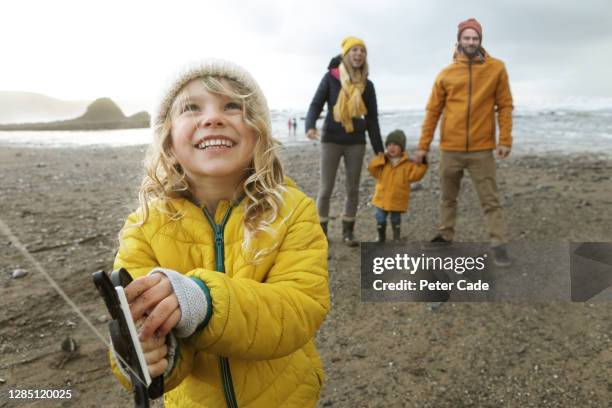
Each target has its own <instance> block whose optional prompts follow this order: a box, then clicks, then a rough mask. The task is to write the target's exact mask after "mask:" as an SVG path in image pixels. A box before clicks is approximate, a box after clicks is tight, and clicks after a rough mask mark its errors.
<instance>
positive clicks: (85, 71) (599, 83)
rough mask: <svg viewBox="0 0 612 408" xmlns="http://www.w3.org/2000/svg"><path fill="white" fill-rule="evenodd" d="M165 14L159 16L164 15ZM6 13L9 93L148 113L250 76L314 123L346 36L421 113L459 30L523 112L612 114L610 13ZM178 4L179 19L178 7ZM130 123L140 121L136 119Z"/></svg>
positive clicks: (199, 8) (130, 9)
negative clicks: (108, 103)
mask: <svg viewBox="0 0 612 408" xmlns="http://www.w3.org/2000/svg"><path fill="white" fill-rule="evenodd" d="M155 3H160V4H155ZM164 4H165V5H162V4H161V2H153V1H148V2H145V1H125V0H124V1H114V0H113V1H104V2H102V1H100V2H97V3H95V2H93V1H19V2H10V3H8V2H3V5H2V8H1V12H0V38H2V46H1V48H0V50H1V51H0V52H1V55H2V60H1V61H2V62H1V65H0V66H1V70H0V72H1V73H2V74H1V75H0V90H5V91H6V90H11V91H29V92H37V93H43V94H46V95H49V96H52V97H56V98H59V99H66V100H88V99H93V98H97V97H101V96H109V97H111V98H113V99H116V100H119V101H122V102H124V103H125V102H130V103H131V105H130V107H133V108H134V109H135V108H136V107H138V106H140V107H141V108H144V109H146V108H148V107H149V106H150V105H151V103H150V101H151V98H152V97H153V96H154V95H155V94H156V93H157V89H158V88H159V86H160V84H161V83H162V80H163V78H164V77H165V76H167V73H168V72H169V71H170V70H173V69H175V68H176V67H177V66H178V65H179V64H181V63H182V62H184V61H188V60H193V59H197V58H202V57H218V58H225V59H230V60H232V61H235V62H238V63H240V64H241V65H243V66H244V67H245V68H247V69H248V70H249V71H251V73H252V74H253V75H254V76H255V78H256V79H257V80H258V82H259V83H260V85H261V86H262V88H263V90H264V92H265V94H266V96H267V97H268V100H269V104H270V105H271V107H273V108H283V107H288V108H297V109H303V110H305V109H307V107H308V104H309V102H310V98H311V97H312V95H313V94H314V91H315V89H316V86H317V84H318V82H319V81H320V79H321V77H322V75H323V74H324V72H325V69H326V67H327V63H328V62H329V59H330V58H331V57H332V56H334V55H335V54H337V53H339V50H340V48H339V47H340V42H341V40H342V39H343V38H344V37H345V36H347V35H354V36H358V37H361V38H363V39H364V40H365V42H366V45H367V47H368V60H369V64H370V73H371V74H370V78H371V79H372V81H373V82H374V84H375V86H376V91H377V95H378V100H379V105H380V106H382V107H383V108H421V107H422V106H424V104H425V103H426V101H427V97H428V94H429V91H430V89H431V85H432V83H433V80H434V77H435V76H436V74H437V72H438V71H439V70H440V69H442V68H443V67H444V66H445V65H447V64H448V63H449V62H450V60H451V55H452V49H453V46H454V43H455V38H456V27H457V23H458V22H459V21H460V20H463V19H465V18H468V17H476V18H477V19H478V20H479V21H480V22H481V23H482V25H483V31H484V33H483V37H484V41H483V45H484V47H485V48H486V49H487V51H488V52H489V53H490V54H491V55H493V56H495V57H497V58H500V59H502V60H503V61H504V62H505V63H506V67H507V69H508V72H509V75H510V81H511V87H512V91H513V94H514V96H515V105H517V106H537V105H540V104H543V103H544V104H547V105H554V104H559V105H564V104H580V103H585V104H590V105H596V106H600V105H603V106H607V107H612V80H611V76H610V72H611V71H612V29H611V28H610V27H612V1H610V0H583V1H579V2H562V1H559V0H556V1H553V0H544V1H539V0H512V1H485V0H478V1H470V0H463V1H451V0H444V1H429V2H428V1H423V0H420V1H412V0H404V1H400V0H376V1H372V0H368V1H359V0H351V1H333V0H328V1H319V0H308V1H290V0H284V1H282V0H268V1H242V0H233V1H203V0H199V1H179V0H175V1H172V2H164ZM170 4H172V5H170ZM127 110H128V113H129V110H130V109H129V108H128V109H127Z"/></svg>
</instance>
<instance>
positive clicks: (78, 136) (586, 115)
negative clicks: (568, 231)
mask: <svg viewBox="0 0 612 408" xmlns="http://www.w3.org/2000/svg"><path fill="white" fill-rule="evenodd" d="M305 115H306V112H305V111H298V110H291V109H281V110H272V111H271V118H272V131H273V135H274V137H275V138H276V139H278V140H279V141H281V142H282V143H283V144H284V145H287V146H292V145H302V144H305V143H312V142H311V141H309V140H308V139H307V138H306V137H305V131H304V117H305ZM291 118H296V120H297V130H296V132H295V133H294V131H293V128H291V129H290V128H289V127H288V120H289V119H291ZM423 118H424V111H422V110H383V111H381V112H379V123H380V127H381V132H382V134H383V137H384V135H386V134H388V133H389V132H391V131H392V130H395V129H402V130H403V131H404V132H405V133H406V136H407V139H408V142H407V147H408V149H414V147H415V146H416V144H417V141H418V138H419V135H420V129H421V125H422V123H423ZM513 122H514V123H513V132H512V134H513V138H514V145H513V151H514V152H517V153H523V154H543V153H551V154H553V153H555V154H573V153H593V154H605V155H612V109H596V110H572V109H528V108H525V109H520V108H517V109H515V110H514V121H513ZM321 123H322V120H319V122H317V125H318V127H319V128H320V126H321ZM435 138H436V139H437V138H438V135H437V134H436V136H435ZM151 140H152V132H151V130H150V129H127V130H100V131H10V132H9V131H0V146H20V147H32V148H60V147H61V148H70V147H74V148H79V147H84V146H105V147H121V146H138V145H147V144H149V143H150V142H151ZM434 144H435V141H434Z"/></svg>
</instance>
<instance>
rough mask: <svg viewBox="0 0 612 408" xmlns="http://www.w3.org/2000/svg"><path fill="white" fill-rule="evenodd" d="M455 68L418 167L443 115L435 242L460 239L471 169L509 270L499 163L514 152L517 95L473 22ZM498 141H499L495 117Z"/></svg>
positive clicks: (442, 89)
mask: <svg viewBox="0 0 612 408" xmlns="http://www.w3.org/2000/svg"><path fill="white" fill-rule="evenodd" d="M457 41H458V44H457V47H456V51H455V54H454V56H453V63H452V64H450V65H449V66H447V67H446V68H444V69H443V70H442V72H440V74H438V77H437V78H436V80H435V83H434V86H433V90H432V92H431V96H430V98H429V102H428V103H427V114H426V116H425V120H424V122H423V128H422V132H421V139H420V142H419V150H417V151H416V152H415V153H414V161H415V163H421V162H422V161H423V158H424V157H425V155H426V154H427V151H428V150H429V145H430V144H431V141H432V139H433V136H434V131H435V129H436V125H437V123H438V119H439V118H440V116H443V120H442V127H441V129H440V185H441V190H442V197H441V204H440V226H439V233H438V235H436V236H435V237H434V238H433V239H432V242H451V241H452V240H453V237H454V235H455V220H456V218H457V196H458V194H459V189H460V187H461V178H462V177H463V172H464V170H467V171H468V172H469V174H470V177H471V178H472V182H473V183H474V188H475V189H476V192H477V193H478V197H479V199H480V205H481V207H482V209H483V211H484V213H485V215H486V219H487V225H488V229H489V237H490V240H491V249H492V251H491V252H492V254H493V260H494V262H495V264H496V265H498V266H508V265H510V263H511V262H510V258H509V256H508V251H507V248H506V243H507V237H506V223H505V221H504V214H503V211H502V207H501V205H500V202H499V199H498V197H497V195H498V193H497V181H496V175H495V171H496V170H495V158H494V157H493V150H495V151H496V153H497V157H500V158H505V157H508V155H509V154H510V149H511V148H512V94H511V93H510V85H509V83H508V74H507V72H506V68H505V66H504V63H503V62H502V61H500V60H498V59H495V58H493V57H491V56H490V55H489V54H488V53H487V52H486V51H485V50H484V48H482V27H481V25H480V24H479V23H478V21H476V20H475V19H473V18H470V19H468V20H466V21H462V22H461V23H459V27H458V31H457ZM496 112H497V121H498V123H499V129H500V130H499V140H498V141H497V142H496V139H495V116H496Z"/></svg>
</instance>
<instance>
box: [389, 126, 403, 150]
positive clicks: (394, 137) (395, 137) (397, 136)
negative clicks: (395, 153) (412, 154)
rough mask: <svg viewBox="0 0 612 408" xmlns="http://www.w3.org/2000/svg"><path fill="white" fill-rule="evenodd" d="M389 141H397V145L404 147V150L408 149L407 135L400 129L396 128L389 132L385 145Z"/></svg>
mask: <svg viewBox="0 0 612 408" xmlns="http://www.w3.org/2000/svg"><path fill="white" fill-rule="evenodd" d="M389 143H395V144H396V145H398V146H399V147H401V148H402V151H404V150H406V135H405V134H404V132H403V131H401V130H400V129H396V130H394V131H393V132H391V133H389V136H387V140H386V141H385V147H387V145H389Z"/></svg>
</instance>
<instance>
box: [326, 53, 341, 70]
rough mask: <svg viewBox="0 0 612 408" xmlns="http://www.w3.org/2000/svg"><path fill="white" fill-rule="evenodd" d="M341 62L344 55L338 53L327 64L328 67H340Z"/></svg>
mask: <svg viewBox="0 0 612 408" xmlns="http://www.w3.org/2000/svg"><path fill="white" fill-rule="evenodd" d="M341 62H342V55H340V54H338V55H336V56H335V57H334V58H332V59H331V60H330V61H329V64H328V65H327V69H334V68H338V67H339V66H340V63H341Z"/></svg>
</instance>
